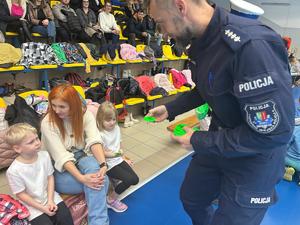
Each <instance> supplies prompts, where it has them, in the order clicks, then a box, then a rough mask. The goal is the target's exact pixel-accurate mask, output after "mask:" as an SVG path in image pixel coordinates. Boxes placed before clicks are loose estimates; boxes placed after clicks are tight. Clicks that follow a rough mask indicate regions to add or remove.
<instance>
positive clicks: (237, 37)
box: [222, 25, 250, 51]
mask: <svg viewBox="0 0 300 225" xmlns="http://www.w3.org/2000/svg"><path fill="white" fill-rule="evenodd" d="M222 37H223V39H224V41H225V42H226V43H227V45H229V47H230V48H231V49H232V50H234V51H236V50H238V49H239V48H240V47H242V46H243V45H244V44H245V43H247V42H248V41H249V40H250V37H249V36H248V35H247V34H246V33H244V32H243V31H242V30H240V29H239V28H237V27H234V26H232V25H227V26H225V27H224V28H223V29H222Z"/></svg>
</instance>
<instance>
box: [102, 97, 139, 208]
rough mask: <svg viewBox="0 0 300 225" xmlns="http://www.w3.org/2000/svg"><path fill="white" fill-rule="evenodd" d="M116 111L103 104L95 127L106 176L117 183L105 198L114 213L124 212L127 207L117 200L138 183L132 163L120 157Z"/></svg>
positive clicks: (119, 138)
mask: <svg viewBox="0 0 300 225" xmlns="http://www.w3.org/2000/svg"><path fill="white" fill-rule="evenodd" d="M117 115H118V114H117V110H116V109H115V107H114V106H113V104H112V103H110V102H108V101H106V102H103V103H102V104H101V105H100V107H99V109H98V112H97V116H96V120H97V126H98V129H99V130H100V134H101V137H102V140H103V148H104V150H105V151H104V154H105V157H106V162H107V164H108V171H107V172H106V174H107V176H108V177H109V178H112V179H117V180H118V183H117V184H116V185H115V188H114V191H112V192H111V193H110V194H109V195H108V197H107V207H108V208H111V209H113V210H114V211H115V212H124V211H125V210H126V209H127V208H128V207H127V205H125V204H124V203H122V202H121V201H119V200H118V199H117V196H118V195H119V194H121V193H122V192H124V191H125V190H126V189H127V188H129V187H130V186H131V185H135V184H137V183H138V182H139V178H138V176H137V175H136V173H135V172H134V171H133V169H132V168H131V166H132V162H131V161H129V160H127V159H125V158H124V157H122V155H123V151H122V149H121V146H120V144H121V131H120V127H119V126H118V124H117Z"/></svg>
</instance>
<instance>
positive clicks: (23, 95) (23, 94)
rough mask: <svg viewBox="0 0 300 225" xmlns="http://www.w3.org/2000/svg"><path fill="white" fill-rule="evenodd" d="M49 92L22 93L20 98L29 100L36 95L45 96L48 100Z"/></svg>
mask: <svg viewBox="0 0 300 225" xmlns="http://www.w3.org/2000/svg"><path fill="white" fill-rule="evenodd" d="M48 94H49V93H48V92H47V91H45V90H32V91H26V92H23V93H20V94H19V96H20V97H22V98H24V99H25V98H27V97H28V96H30V95H36V96H44V97H45V98H47V99H48Z"/></svg>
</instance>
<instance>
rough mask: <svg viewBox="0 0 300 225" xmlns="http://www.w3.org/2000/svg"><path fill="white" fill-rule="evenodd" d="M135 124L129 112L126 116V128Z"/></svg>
mask: <svg viewBox="0 0 300 225" xmlns="http://www.w3.org/2000/svg"><path fill="white" fill-rule="evenodd" d="M133 124H134V123H133V122H132V121H131V120H130V116H129V114H128V115H127V116H125V121H124V128H127V127H131V126H133Z"/></svg>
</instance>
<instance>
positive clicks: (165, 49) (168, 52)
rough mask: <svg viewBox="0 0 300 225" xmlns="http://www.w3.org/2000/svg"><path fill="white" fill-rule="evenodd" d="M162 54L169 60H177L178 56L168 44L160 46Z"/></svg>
mask: <svg viewBox="0 0 300 225" xmlns="http://www.w3.org/2000/svg"><path fill="white" fill-rule="evenodd" d="M162 50H163V54H164V56H165V57H166V58H167V59H169V60H178V59H180V57H177V56H175V55H174V54H173V51H172V47H171V46H170V45H163V46H162Z"/></svg>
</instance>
